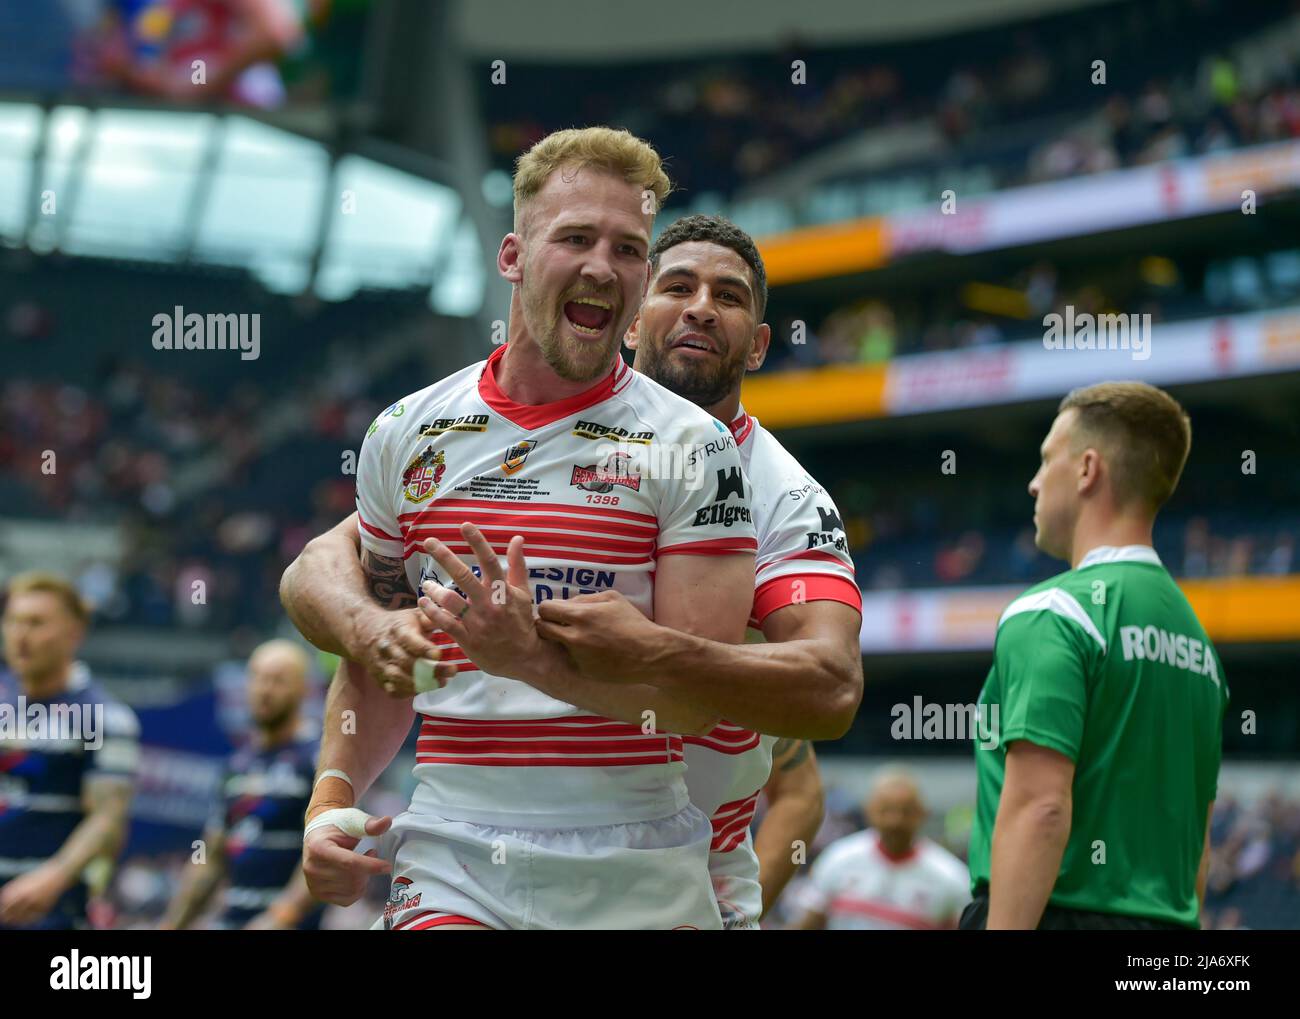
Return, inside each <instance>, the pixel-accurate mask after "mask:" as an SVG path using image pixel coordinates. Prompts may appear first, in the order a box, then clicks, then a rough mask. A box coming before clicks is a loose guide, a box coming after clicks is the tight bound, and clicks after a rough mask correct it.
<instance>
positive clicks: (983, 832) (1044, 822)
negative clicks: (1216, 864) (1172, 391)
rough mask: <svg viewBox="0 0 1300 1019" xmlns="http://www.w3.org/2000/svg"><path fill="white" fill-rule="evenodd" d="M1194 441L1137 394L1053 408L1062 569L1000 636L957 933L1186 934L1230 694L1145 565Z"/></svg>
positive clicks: (1090, 397) (1079, 397)
mask: <svg viewBox="0 0 1300 1019" xmlns="http://www.w3.org/2000/svg"><path fill="white" fill-rule="evenodd" d="M1191 441H1192V431H1191V422H1190V421H1189V420H1188V417H1187V414H1186V412H1185V411H1184V410H1183V408H1182V407H1180V406H1179V405H1178V403H1177V401H1175V400H1174V399H1173V398H1172V397H1171V396H1170V395H1169V394H1168V393H1166V392H1164V391H1163V390H1160V389H1156V388H1155V387H1154V386H1149V385H1146V384H1145V383H1142V382H1103V383H1100V384H1098V385H1095V386H1089V387H1087V388H1084V389H1077V390H1075V391H1074V392H1072V393H1070V394H1069V395H1068V396H1066V397H1065V399H1064V400H1062V401H1061V404H1060V407H1059V408H1058V412H1057V416H1056V420H1055V421H1053V422H1052V427H1051V430H1050V431H1049V432H1048V433H1047V438H1046V439H1045V440H1044V441H1043V444H1042V448H1041V453H1042V463H1041V465H1040V466H1039V468H1038V472H1037V473H1036V474H1035V475H1034V477H1033V479H1032V480H1031V481H1030V482H1029V494H1030V495H1031V496H1032V497H1033V498H1034V525H1035V528H1036V530H1037V534H1036V537H1035V544H1037V546H1038V547H1039V548H1040V549H1042V550H1043V551H1044V552H1046V553H1048V554H1049V555H1051V556H1054V557H1056V558H1060V559H1064V560H1066V562H1068V563H1069V564H1070V569H1069V570H1067V571H1066V572H1064V573H1061V574H1058V575H1057V576H1055V577H1052V578H1050V579H1049V580H1045V581H1043V582H1042V583H1041V584H1037V585H1035V586H1034V587H1031V588H1030V589H1029V590H1028V591H1027V592H1025V594H1023V595H1021V596H1020V597H1019V598H1017V599H1016V600H1015V601H1013V602H1012V603H1011V604H1010V605H1009V606H1008V607H1007V608H1006V610H1005V611H1004V612H1003V613H1002V617H1001V619H999V620H998V630H997V637H996V640H995V643H994V647H993V667H992V668H991V669H990V670H989V674H988V679H987V680H986V681H985V683H984V689H983V691H981V693H980V703H979V707H980V725H981V729H983V730H984V731H982V732H981V733H980V734H979V738H977V739H976V741H975V766H976V777H977V798H976V807H975V824H974V828H973V830H972V832H971V848H970V873H971V883H972V887H973V891H974V896H975V897H974V901H972V902H971V904H970V906H969V907H968V908H967V910H966V912H965V913H964V914H963V915H962V920H961V926H962V928H963V929H982V928H985V927H987V928H988V929H1028V930H1032V929H1034V928H1039V929H1072V930H1078V929H1084V930H1148V929H1160V928H1179V927H1181V928H1187V927H1191V928H1196V927H1197V926H1198V925H1199V924H1198V918H1199V914H1200V904H1201V902H1202V901H1203V900H1204V896H1205V873H1206V868H1207V867H1208V865H1209V828H1210V824H1209V821H1210V815H1211V812H1212V811H1213V808H1214V797H1215V793H1216V790H1217V785H1218V776H1219V760H1220V756H1221V752H1222V733H1223V716H1224V711H1225V710H1226V708H1227V703H1228V687H1227V683H1226V681H1225V679H1224V675H1223V667H1222V664H1221V663H1220V662H1219V657H1218V654H1217V652H1216V651H1215V650H1214V646H1213V645H1212V644H1211V643H1210V640H1209V638H1208V637H1207V636H1206V634H1205V630H1204V629H1203V628H1202V627H1201V624H1200V622H1199V621H1198V620H1197V618H1196V614H1195V613H1194V612H1193V611H1192V607H1191V605H1190V604H1188V601H1187V598H1186V597H1185V596H1184V595H1183V593H1182V591H1180V590H1179V588H1178V585H1177V584H1176V583H1175V582H1174V580H1173V578H1172V577H1170V576H1169V573H1168V572H1167V571H1166V570H1165V568H1164V565H1163V564H1162V563H1161V562H1160V557H1159V556H1158V555H1157V554H1156V550H1155V549H1154V548H1153V547H1152V545H1151V534H1152V528H1153V526H1154V523H1155V517H1156V513H1157V512H1158V511H1159V509H1160V507H1161V506H1163V505H1164V503H1165V502H1166V501H1167V500H1168V499H1169V497H1170V496H1171V495H1173V492H1174V489H1175V488H1176V487H1177V485H1178V479H1179V477H1180V476H1181V474H1182V471H1183V465H1184V464H1185V463H1186V462H1187V454H1188V452H1189V451H1190V449H1191ZM1099 852H1100V853H1101V854H1103V855H1101V856H1099V855H1098V854H1099ZM1103 862H1104V866H1103V865H1102V864H1103Z"/></svg>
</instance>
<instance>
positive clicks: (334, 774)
mask: <svg viewBox="0 0 1300 1019" xmlns="http://www.w3.org/2000/svg"><path fill="white" fill-rule="evenodd" d="M327 778H341V779H343V781H344V782H346V783H347V784H348V785H352V779H351V777H350V776H349V775H348V773H347V772H346V771H339V769H338V768H326V769H325V770H324V771H322V772H321V773H320V777H319V778H317V779H316V785H313V786H312V788H313V789H315V788H316V786H318V785H320V784H321V782H323V781H324V780H325V779H327ZM353 788H356V787H355V786H353Z"/></svg>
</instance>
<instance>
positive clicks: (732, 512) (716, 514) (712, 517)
mask: <svg viewBox="0 0 1300 1019" xmlns="http://www.w3.org/2000/svg"><path fill="white" fill-rule="evenodd" d="M753 519H754V515H753V514H752V513H750V511H749V507H748V506H728V505H727V504H726V503H721V502H711V503H709V504H708V505H707V506H705V507H704V508H703V509H698V510H696V511H695V519H694V520H692V521H691V526H692V527H704V526H706V525H708V524H721V525H722V526H723V527H730V526H731V525H732V524H734V523H735V522H736V521H737V520H743V521H745V523H749V522H750V521H752V520H753Z"/></svg>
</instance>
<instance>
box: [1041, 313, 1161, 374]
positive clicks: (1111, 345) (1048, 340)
mask: <svg viewBox="0 0 1300 1019" xmlns="http://www.w3.org/2000/svg"><path fill="white" fill-rule="evenodd" d="M1043 346H1044V347H1046V348H1047V349H1048V350H1128V351H1132V354H1133V360H1134V361H1145V360H1146V359H1147V358H1149V357H1150V356H1151V316H1150V314H1145V315H1093V314H1091V313H1090V312H1086V311H1085V312H1081V313H1079V314H1077V315H1076V314H1075V311H1074V305H1073V304H1067V305H1066V306H1065V314H1064V315H1060V314H1058V313H1056V312H1052V313H1051V314H1049V315H1044V316H1043Z"/></svg>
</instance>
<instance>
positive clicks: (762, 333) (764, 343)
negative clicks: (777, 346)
mask: <svg viewBox="0 0 1300 1019" xmlns="http://www.w3.org/2000/svg"><path fill="white" fill-rule="evenodd" d="M771 346H772V327H771V326H770V325H768V324H767V323H766V322H760V323H759V324H758V328H757V329H755V330H754V345H753V346H752V347H750V348H749V357H747V358H746V359H745V368H746V370H748V371H751V372H756V371H758V369H760V368H762V367H763V362H764V361H766V360H767V351H768V348H770V347H771Z"/></svg>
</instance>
